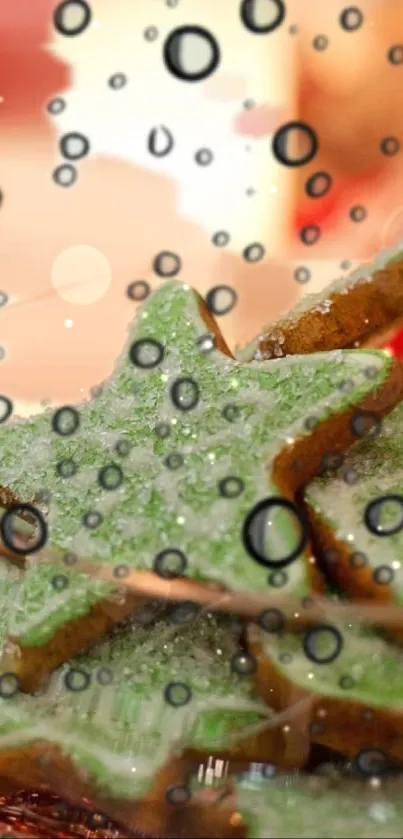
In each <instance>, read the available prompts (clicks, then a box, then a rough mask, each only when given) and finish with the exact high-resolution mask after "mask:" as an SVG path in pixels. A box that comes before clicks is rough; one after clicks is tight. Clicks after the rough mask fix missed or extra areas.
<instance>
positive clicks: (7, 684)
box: [0, 673, 20, 699]
mask: <svg viewBox="0 0 403 839" xmlns="http://www.w3.org/2000/svg"><path fill="white" fill-rule="evenodd" d="M19 689H20V680H19V678H18V676H17V674H16V673H2V674H1V676H0V696H1V698H2V699H10V698H11V697H12V696H15V695H16V693H18V691H19Z"/></svg>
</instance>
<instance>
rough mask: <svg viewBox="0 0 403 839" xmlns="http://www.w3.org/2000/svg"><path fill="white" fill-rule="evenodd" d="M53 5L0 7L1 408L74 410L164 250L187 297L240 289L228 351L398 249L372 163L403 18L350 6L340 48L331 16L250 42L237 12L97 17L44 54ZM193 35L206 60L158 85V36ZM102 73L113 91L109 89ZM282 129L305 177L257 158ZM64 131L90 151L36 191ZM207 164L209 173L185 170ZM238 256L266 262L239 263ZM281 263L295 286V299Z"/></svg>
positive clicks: (379, 1)
mask: <svg viewBox="0 0 403 839" xmlns="http://www.w3.org/2000/svg"><path fill="white" fill-rule="evenodd" d="M271 1H272V0H260V2H261V3H263V2H267V3H270V2H271ZM258 2H259V0H258ZM56 5H57V3H56V2H55V0H35V2H32V0H15V2H14V3H2V4H0V38H1V44H2V48H1V52H0V154H1V161H2V166H1V175H0V189H1V192H2V194H3V203H2V206H1V208H0V278H1V279H0V289H1V290H2V291H3V292H5V293H6V294H7V295H8V297H9V302H8V304H7V305H6V306H4V307H2V308H1V309H0V345H1V347H2V351H0V355H3V358H2V359H1V360H0V381H1V386H0V390H1V392H3V393H5V394H7V395H9V396H11V397H12V398H13V399H15V401H16V404H17V406H18V408H19V410H21V411H25V412H29V411H31V410H33V409H34V408H37V407H38V403H39V401H40V400H43V399H50V400H54V401H56V402H60V401H70V400H76V399H77V398H80V396H82V395H83V394H85V393H86V392H87V391H88V389H89V388H90V387H91V385H93V384H95V383H97V382H99V381H102V380H103V379H104V378H105V376H107V375H108V373H109V372H110V371H111V369H112V366H113V362H114V359H115V357H116V356H117V354H118V353H119V351H120V349H121V346H122V343H123V341H124V339H125V335H126V329H127V324H128V323H129V322H130V320H131V318H132V316H133V313H134V307H135V304H134V303H133V302H132V301H130V300H129V299H128V298H127V296H126V288H127V286H128V285H129V283H131V282H133V281H134V280H136V279H147V280H148V281H149V282H151V284H152V285H153V286H155V285H158V284H159V283H160V282H161V279H160V278H158V277H156V276H155V275H154V273H153V269H152V265H153V260H154V258H155V256H156V255H157V254H158V253H159V252H160V251H163V250H169V251H172V252H175V253H177V254H178V255H179V256H180V258H181V261H182V269H181V273H180V277H181V278H183V279H184V280H186V282H189V283H190V284H192V285H194V286H196V287H197V288H199V289H200V290H201V291H203V292H205V291H207V290H208V289H209V288H211V287H212V286H214V285H216V284H218V283H227V284H230V285H232V286H233V287H235V288H236V290H237V293H238V304H237V306H236V308H235V309H234V310H233V312H231V313H230V314H229V315H227V316H226V317H224V318H221V325H222V328H223V331H224V334H225V336H226V338H227V340H228V342H229V344H230V345H231V346H232V347H233V346H234V345H235V344H239V343H244V342H246V340H248V339H249V338H252V337H253V336H254V335H255V334H256V333H257V332H258V330H259V328H260V327H261V326H262V325H263V324H264V323H267V322H268V321H270V320H271V319H274V318H275V317H276V316H277V315H278V314H279V313H280V312H282V311H284V310H285V309H287V308H288V307H290V306H291V305H293V303H294V302H295V301H296V300H297V299H298V298H299V296H301V294H304V293H305V292H309V291H317V290H318V289H319V288H321V287H323V285H324V284H326V283H327V282H330V281H331V280H332V279H334V278H335V276H337V275H339V274H341V273H343V269H341V268H340V263H341V262H342V261H343V260H350V261H351V262H352V264H353V265H355V264H356V263H357V262H359V261H362V260H366V259H369V258H371V256H372V255H373V253H374V252H375V251H376V250H378V249H379V248H380V247H382V246H384V245H390V244H395V243H396V242H397V241H398V240H399V239H400V238H403V201H402V198H401V195H402V194H403V193H402V188H403V168H402V163H401V159H402V158H401V154H400V153H397V154H396V155H394V156H387V155H384V154H382V153H381V151H380V144H381V142H382V140H383V139H384V138H385V137H388V136H393V137H396V138H398V139H399V141H400V142H403V108H402V95H403V94H402V91H403V64H391V63H390V61H388V57H387V56H388V51H389V49H390V48H391V47H392V46H393V45H396V44H397V45H399V44H401V43H403V0H388V3H385V0H363V2H360V3H359V7H360V9H361V11H362V14H363V24H362V26H360V27H359V28H358V29H357V30H356V31H349V32H346V31H345V30H343V28H342V27H341V26H340V23H339V17H340V14H341V12H342V10H343V9H344V8H345V7H346V3H343V2H340V0H327V3H326V4H321V5H319V7H318V5H317V4H316V2H315V0H304V2H300V0H290V2H288V3H287V15H286V19H285V21H284V23H283V24H282V26H281V27H280V28H279V29H278V30H276V31H275V32H272V33H269V34H266V35H253V34H252V33H251V32H248V31H247V30H246V29H245V28H244V27H242V25H241V23H240V19H239V0H225V3H224V2H223V3H222V5H221V4H219V5H218V4H217V3H216V2H213V0H204V2H202V0H178V3H177V4H176V6H174V5H173V4H172V5H171V6H169V5H168V4H167V3H165V2H163V0H155V2H154V4H150V3H149V2H145V0H136V3H135V4H133V3H132V2H131V0H114V2H113V3H112V2H111V0H96V2H95V0H94V2H93V3H92V11H93V18H92V21H91V24H90V26H89V27H88V29H87V30H86V31H85V32H83V33H82V34H81V35H80V36H78V37H75V38H66V37H65V38H63V37H61V36H58V37H56V35H55V31H54V28H53V24H52V15H53V11H54V8H55V6H56ZM322 6H323V7H322ZM189 22H192V23H197V24H200V25H203V26H206V27H207V28H209V29H210V30H211V31H212V32H213V33H214V34H215V36H216V37H217V40H218V42H219V44H220V48H221V52H222V60H221V64H220V66H219V67H218V69H217V70H216V72H215V73H214V74H212V75H211V76H210V77H209V78H208V79H206V81H204V82H200V83H197V84H195V83H193V84H186V83H184V82H180V81H178V80H177V79H174V78H173V77H170V76H169V74H168V73H167V71H166V68H165V67H164V65H163V62H162V58H161V55H162V48H163V43H164V40H165V38H166V36H167V35H168V34H169V33H170V32H171V31H172V30H173V29H174V28H175V27H177V26H181V25H183V24H184V23H189ZM151 26H154V27H155V28H156V30H157V35H156V37H155V39H151V40H150V39H148V38H147V36H146V37H145V35H144V33H145V31H146V29H147V27H151ZM318 37H319V38H320V37H322V41H321V42H320V41H319V43H322V45H323V43H326V39H327V43H326V46H325V48H324V49H318V48H317V44H318V41H317V39H318ZM323 39H325V41H323ZM315 43H316V46H315ZM117 72H124V73H126V74H127V78H128V84H127V86H126V87H125V88H124V89H123V90H121V91H112V90H111V88H110V87H109V86H108V78H110V76H111V75H113V73H117ZM56 96H62V97H64V98H65V101H66V109H65V111H64V112H63V113H62V114H61V115H60V118H59V117H52V116H51V115H50V114H49V113H48V111H47V109H46V106H47V103H48V102H49V101H50V100H51V99H53V98H54V97H56ZM250 100H252V101H250ZM290 119H299V120H303V121H305V122H307V123H309V125H311V126H312V127H314V128H315V130H316V132H317V134H318V136H319V139H320V145H319V152H318V154H317V156H316V157H315V159H314V160H313V161H312V162H311V163H310V164H308V165H307V166H303V167H300V168H298V169H293V170H290V169H287V168H286V167H284V166H281V165H279V164H278V163H277V162H276V161H274V159H273V156H272V154H271V139H272V136H273V132H274V131H276V130H277V129H278V127H279V126H280V125H281V124H282V123H283V122H285V121H287V120H290ZM159 124H167V125H169V127H170V128H171V129H172V132H173V135H174V137H175V148H174V151H173V153H172V155H168V156H167V157H166V158H161V159H156V158H151V156H150V155H149V154H148V152H147V135H148V132H149V131H150V130H151V129H152V128H153V127H155V126H156V125H159ZM65 131H82V132H83V133H84V134H85V135H86V136H88V138H89V140H90V143H91V153H90V155H89V156H88V157H87V158H84V159H82V160H80V161H78V164H77V170H78V179H77V181H76V183H75V184H74V185H73V186H72V187H70V188H63V187H60V186H58V185H57V184H55V183H54V181H53V179H52V172H53V170H54V169H55V168H56V167H57V166H58V165H60V164H61V163H62V162H63V161H62V158H61V155H60V152H59V147H58V144H59V139H60V135H61V134H62V133H63V132H65ZM203 146H208V147H210V148H211V149H212V151H213V153H214V161H213V164H212V165H211V166H210V167H200V166H197V164H195V162H194V155H195V153H196V151H197V149H198V148H200V147H203ZM321 170H324V171H326V172H329V173H330V174H331V176H332V181H333V185H332V189H331V190H330V192H329V193H328V194H327V195H326V196H325V197H323V198H309V197H308V196H307V195H306V192H305V183H306V181H307V179H308V178H309V176H310V175H312V174H313V173H315V172H317V171H321ZM354 205H360V206H361V205H362V206H363V207H364V208H365V210H366V216H365V219H364V220H363V221H361V222H355V221H353V220H352V219H351V218H350V215H349V213H350V210H351V208H352V207H354ZM307 225H318V226H319V227H320V232H321V235H320V238H319V240H318V241H317V242H316V243H315V245H312V246H307V245H306V244H304V243H303V242H301V239H300V231H301V229H302V228H303V227H305V226H307ZM217 230H225V231H226V232H228V234H229V236H230V241H229V243H228V245H227V246H226V247H225V248H218V247H217V246H216V245H214V244H213V243H212V241H211V240H212V236H213V235H214V233H215V232H217ZM253 242H259V243H261V244H262V245H263V246H264V248H265V256H264V258H263V259H262V260H261V261H259V262H256V263H248V262H247V261H246V260H245V259H244V256H243V250H244V248H245V247H247V246H248V245H249V244H252V243H253ZM297 265H306V266H307V267H309V269H310V270H311V274H312V279H311V281H310V282H309V283H308V284H307V285H305V286H303V287H302V286H300V285H298V283H297V282H296V281H295V279H294V277H293V272H294V269H295V267H296V266H297Z"/></svg>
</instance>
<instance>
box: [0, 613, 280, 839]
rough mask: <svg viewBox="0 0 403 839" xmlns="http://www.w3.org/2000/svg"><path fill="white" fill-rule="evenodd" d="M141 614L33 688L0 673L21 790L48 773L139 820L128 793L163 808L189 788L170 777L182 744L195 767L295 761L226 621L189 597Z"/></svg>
mask: <svg viewBox="0 0 403 839" xmlns="http://www.w3.org/2000/svg"><path fill="white" fill-rule="evenodd" d="M146 617H147V615H146V613H144V615H143V617H142V619H141V620H140V613H139V615H138V616H137V620H132V621H128V622H127V624H126V625H125V626H123V627H120V628H119V629H115V630H114V632H113V633H112V634H111V635H110V636H109V637H107V638H105V639H104V640H103V641H101V642H100V643H98V644H97V645H95V646H94V647H93V648H92V649H91V650H90V651H89V652H87V653H85V654H84V655H82V656H81V657H79V658H77V659H72V660H70V661H69V662H68V663H67V664H65V665H62V667H60V668H59V669H58V670H56V671H54V673H53V674H52V676H51V677H50V680H49V682H48V684H47V686H46V688H45V689H43V690H41V691H40V692H39V693H37V695H35V696H27V695H23V694H21V693H19V692H18V685H17V683H16V679H15V677H13V675H12V674H10V673H9V674H5V675H3V676H2V677H0V772H1V774H2V775H3V776H6V777H7V778H8V779H11V780H13V781H15V782H16V783H18V784H19V785H21V784H25V786H26V787H28V788H35V786H36V785H38V783H41V782H44V781H45V782H48V780H49V778H51V784H52V791H53V792H57V793H58V794H63V795H65V796H66V797H67V796H68V795H70V797H71V798H72V799H73V800H74V798H76V799H78V798H79V797H80V795H82V794H83V792H84V791H85V793H86V794H87V795H89V796H90V797H91V799H92V800H93V801H94V799H95V800H96V801H97V802H98V806H99V802H100V801H101V800H102V801H103V802H104V801H107V800H109V807H108V806H107V805H105V804H103V808H104V809H105V808H106V811H107V812H108V810H109V812H110V813H111V814H112V813H113V815H115V816H116V815H117V814H118V813H119V802H121V817H122V815H123V812H122V810H124V811H125V813H126V824H129V823H130V822H131V824H132V826H133V822H134V825H135V826H137V829H139V820H138V814H137V812H136V810H135V809H134V810H133V811H132V810H131V809H130V805H131V807H133V804H134V802H140V801H142V802H143V803H144V805H145V803H146V801H148V807H149V809H150V808H151V809H155V808H156V807H157V806H158V807H160V808H162V810H164V804H165V809H168V805H170V804H172V807H174V805H175V804H180V803H183V801H185V802H186V801H187V796H188V794H189V796H190V792H189V793H188V790H187V789H186V787H184V786H183V785H182V786H178V785H177V784H176V785H175V784H174V783H171V784H169V783H168V782H169V780H170V779H173V778H174V776H175V774H177V773H176V771H175V763H176V762H178V760H179V758H180V757H181V756H182V755H183V754H184V751H185V750H187V752H189V753H192V755H193V761H194V764H195V765H197V762H200V761H201V760H203V759H204V758H206V757H208V756H209V755H214V754H215V755H217V756H218V757H219V756H221V757H222V758H223V759H225V760H229V759H231V758H235V759H238V760H239V759H242V760H244V761H245V760H246V761H247V760H259V759H261V760H264V759H266V758H270V759H271V760H274V761H275V762H276V763H278V764H279V765H281V766H285V767H288V768H290V767H291V764H290V762H288V763H287V759H286V751H287V745H286V743H285V740H286V739H287V738H285V735H284V734H283V732H282V730H281V727H280V726H277V727H276V728H275V727H272V728H268V727H267V723H268V722H269V720H270V718H271V716H272V713H271V712H270V711H269V710H268V708H267V706H266V705H265V704H264V702H263V700H262V699H260V697H259V696H258V694H257V692H256V691H255V690H254V687H253V683H252V681H251V678H250V671H249V659H248V656H247V655H246V654H245V653H243V652H242V650H241V649H240V647H239V646H237V640H236V635H235V633H234V630H233V628H232V627H231V622H230V620H229V619H225V620H224V619H220V620H216V619H215V618H214V617H213V616H212V615H206V614H204V615H203V614H201V615H195V614H194V613H192V610H191V609H189V607H188V606H187V607H186V604H179V605H178V606H176V607H175V608H172V609H171V610H170V611H169V614H167V615H165V616H164V618H161V619H160V620H158V621H157V622H156V623H151V624H148V625H147V623H146V620H145V619H146ZM148 617H150V616H149V615H148ZM179 777H180V776H179ZM131 814H132V815H131ZM149 821H150V819H149ZM154 827H155V826H154ZM157 832H159V831H157ZM154 835H155V834H154Z"/></svg>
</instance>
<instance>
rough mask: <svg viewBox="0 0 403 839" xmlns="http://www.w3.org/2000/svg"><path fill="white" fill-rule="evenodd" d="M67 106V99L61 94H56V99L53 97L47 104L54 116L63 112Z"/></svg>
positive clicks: (48, 109)
mask: <svg viewBox="0 0 403 839" xmlns="http://www.w3.org/2000/svg"><path fill="white" fill-rule="evenodd" d="M65 108H66V101H65V99H62V97H61V96H56V97H55V99H51V100H50V102H48V104H47V106H46V109H47V111H48V112H49V113H50V114H52V115H53V116H56V115H57V114H61V113H63V111H64V110H65Z"/></svg>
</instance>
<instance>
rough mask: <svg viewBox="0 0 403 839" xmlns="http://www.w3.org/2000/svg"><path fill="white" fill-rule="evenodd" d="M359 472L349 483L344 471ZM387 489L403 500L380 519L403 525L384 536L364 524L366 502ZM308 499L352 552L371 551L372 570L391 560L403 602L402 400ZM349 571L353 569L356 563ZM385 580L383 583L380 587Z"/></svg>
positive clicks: (385, 508)
mask: <svg viewBox="0 0 403 839" xmlns="http://www.w3.org/2000/svg"><path fill="white" fill-rule="evenodd" d="M352 471H353V472H354V474H355V482H354V483H353V484H349V483H347V482H346V481H345V480H344V479H343V475H348V473H349V472H350V473H351V472H352ZM388 495H398V496H402V504H401V505H400V504H396V505H395V504H393V505H390V504H387V503H386V502H382V504H381V505H380V506H379V507H378V511H379V513H380V519H379V523H378V524H377V523H376V521H375V529H378V530H379V524H380V525H381V526H383V527H384V528H386V529H388V528H389V529H391V528H393V527H394V526H399V524H400V525H401V527H400V530H398V532H397V533H395V534H393V535H387V536H380V535H377V533H376V532H375V533H373V532H372V531H371V530H370V529H369V528H368V527H367V526H366V524H365V521H364V514H365V510H366V508H367V505H368V504H369V503H370V502H373V501H375V500H376V499H378V498H383V497H385V496H388ZM306 500H307V502H308V505H309V506H310V507H311V508H312V509H313V510H314V511H315V512H316V513H317V514H318V515H319V516H320V517H321V518H322V519H324V520H325V521H326V522H327V523H328V525H330V527H331V528H332V530H333V531H334V533H335V536H336V538H337V539H339V540H340V541H342V542H345V543H347V544H348V545H349V548H350V550H351V553H354V552H355V551H360V552H362V553H364V554H365V555H366V557H367V560H368V563H369V566H370V568H371V569H372V571H373V572H374V573H375V574H376V569H377V568H378V567H380V566H381V567H384V566H387V567H388V568H390V569H391V571H392V573H393V580H392V582H391V586H390V590H391V593H392V596H393V598H394V601H395V602H396V604H398V605H402V604H403V572H402V567H401V558H402V555H403V403H400V404H399V405H398V406H397V407H396V408H395V409H394V411H392V413H391V414H389V415H388V416H387V417H386V418H385V419H384V420H383V423H382V426H381V431H380V434H379V436H378V437H376V438H375V439H373V440H362V441H359V442H357V443H356V444H355V445H354V446H352V448H351V449H350V450H349V451H348V453H347V455H346V457H345V461H344V464H343V467H342V468H341V470H339V473H338V474H334V473H333V474H332V475H330V474H328V475H326V476H324V477H323V478H318V479H317V480H315V481H314V482H313V483H312V484H310V486H309V487H308V489H307V491H306ZM350 574H354V568H352V569H351V571H350ZM382 586H383V587H384V584H382V583H381V582H380V583H379V587H380V589H382Z"/></svg>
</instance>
